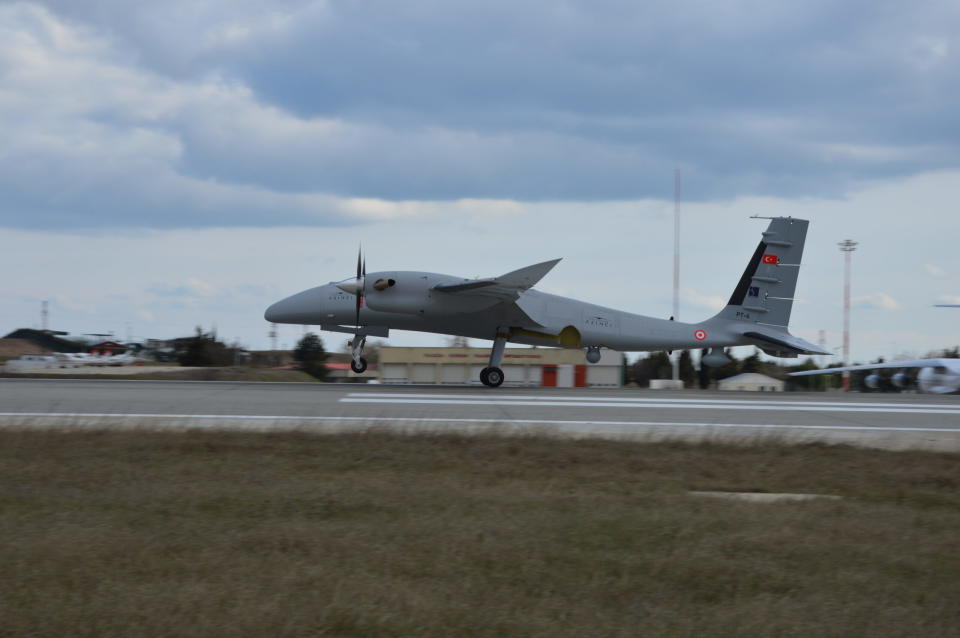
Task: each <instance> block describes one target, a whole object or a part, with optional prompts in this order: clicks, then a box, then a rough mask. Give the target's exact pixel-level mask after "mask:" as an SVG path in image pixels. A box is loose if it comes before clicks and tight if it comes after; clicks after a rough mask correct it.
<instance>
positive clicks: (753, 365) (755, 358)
mask: <svg viewBox="0 0 960 638" xmlns="http://www.w3.org/2000/svg"><path fill="white" fill-rule="evenodd" d="M740 372H741V373H743V372H760V373H762V372H763V363H762V362H761V361H760V355H759V354H757V353H756V352H754V353H753V354H752V355H750V356H749V357H747V358H746V359H744V360H743V361H741V362H740Z"/></svg>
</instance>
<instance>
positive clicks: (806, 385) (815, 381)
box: [786, 357, 833, 390]
mask: <svg viewBox="0 0 960 638" xmlns="http://www.w3.org/2000/svg"><path fill="white" fill-rule="evenodd" d="M819 369H820V368H819V366H817V364H816V363H814V361H813V358H812V357H808V358H807V360H806V361H804V362H803V363H800V364H798V365H795V366H790V367H788V368H787V369H786V371H787V372H788V373H789V372H805V371H807V370H819ZM832 376H833V375H831V374H815V375H810V376H808V377H787V384H788V385H789V387H790V388H796V389H800V390H826V389H827V388H828V387H830V382H831V378H830V377H832Z"/></svg>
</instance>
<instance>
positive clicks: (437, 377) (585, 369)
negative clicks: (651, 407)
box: [380, 346, 623, 388]
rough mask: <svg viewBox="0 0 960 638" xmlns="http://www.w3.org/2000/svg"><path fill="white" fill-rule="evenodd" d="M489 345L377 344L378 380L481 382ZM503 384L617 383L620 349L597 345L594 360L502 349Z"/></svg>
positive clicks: (551, 351) (578, 353)
mask: <svg viewBox="0 0 960 638" xmlns="http://www.w3.org/2000/svg"><path fill="white" fill-rule="evenodd" d="M489 358H490V349H489V348H394V347H389V346H384V347H382V348H381V349H380V380H381V381H382V382H383V383H436V384H445V385H481V384H480V370H482V369H483V368H485V367H486V365H487V362H488V360H489ZM500 367H501V368H502V369H503V373H504V376H505V377H506V378H505V380H504V382H503V384H504V385H505V386H514V387H517V386H548V387H549V386H553V387H560V388H573V387H577V388H581V387H591V388H593V387H599V388H616V387H620V386H621V385H622V384H623V354H621V353H619V352H616V351H614V350H601V357H600V361H599V362H598V363H593V364H590V363H587V361H586V359H585V358H584V351H583V350H567V349H561V348H507V349H506V351H505V352H504V355H503V365H501V366H500Z"/></svg>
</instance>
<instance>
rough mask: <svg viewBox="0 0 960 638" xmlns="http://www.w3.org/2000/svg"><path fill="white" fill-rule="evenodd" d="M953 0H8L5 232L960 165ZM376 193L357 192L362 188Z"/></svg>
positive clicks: (761, 190)
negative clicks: (658, 0)
mask: <svg viewBox="0 0 960 638" xmlns="http://www.w3.org/2000/svg"><path fill="white" fill-rule="evenodd" d="M958 34H960V5H957V3H955V2H946V1H944V2H937V1H927V2H918V3H912V4H911V5H910V6H909V7H907V6H905V5H903V4H902V3H900V2H875V1H869V2H867V1H863V2H846V3H835V2H808V3H772V2H765V1H754V2H746V1H743V2H724V3H705V2H704V3H700V2H674V3H668V4H663V5H662V6H661V5H658V4H651V3H635V2H586V1H582V2H564V3H553V2H533V1H531V2H524V3H519V4H518V3H513V2H489V1H484V2H457V3H444V2H424V1H416V0H411V1H410V2H402V3H398V2H387V1H384V2H362V3H359V2H320V1H306V0H286V1H282V2H278V1H276V0H270V1H269V2H267V1H261V2H257V1H253V0H246V1H237V0H230V1H228V0H222V1H209V2H203V3H197V2H193V1H189V0H182V1H181V0H174V1H170V2H163V3H130V2H128V1H126V0H87V1H85V2H75V1H73V0H47V1H45V2H40V1H37V2H7V3H3V4H0V121H3V122H4V128H5V130H4V138H5V142H4V144H3V146H2V147H0V224H3V225H5V226H8V227H21V228H34V229H42V228H56V229H77V230H79V229H85V228H96V227H117V226H127V227H152V228H178V227H203V226H226V225H237V226H260V227H263V226H274V225H331V224H332V225H339V224H344V223H355V222H363V221H366V220H368V219H370V218H371V217H374V218H380V216H381V215H382V214H383V211H384V210H389V211H391V212H390V214H391V215H392V214H397V215H400V214H401V213H400V212H399V211H400V210H401V209H402V208H403V207H396V206H391V205H390V203H397V202H404V203H406V210H408V211H409V210H410V209H411V208H416V206H417V205H418V204H420V203H427V202H436V201H455V200H461V199H496V200H514V201H597V200H628V199H644V198H654V199H657V198H669V196H670V194H671V187H672V182H671V174H672V171H673V169H674V168H675V167H680V168H682V169H683V170H684V174H685V184H686V186H685V197H686V198H687V199H692V200H700V201H711V200H725V199H731V198H734V197H738V196H751V195H770V196H778V197H784V198H795V197H840V196H843V195H844V194H846V193H849V192H850V191H851V189H854V188H856V187H857V186H858V184H860V183H861V182H863V181H864V180H872V179H879V178H885V177H904V176H910V175H915V174H920V173H923V172H927V171H934V170H942V169H950V168H956V167H958V165H960V148H958V138H957V135H956V131H957V130H960V115H958V113H960V99H958V92H960V56H958ZM358 200H362V201H358Z"/></svg>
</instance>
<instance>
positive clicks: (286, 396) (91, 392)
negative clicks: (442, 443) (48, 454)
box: [0, 379, 960, 451]
mask: <svg viewBox="0 0 960 638" xmlns="http://www.w3.org/2000/svg"><path fill="white" fill-rule="evenodd" d="M0 426H7V427H10V426H18V427H64V426H67V427H175V428H190V427H206V428H248V429H249V428H253V429H260V430H270V429H308V430H317V431H343V430H357V429H368V428H371V427H375V428H395V429H400V430H404V431H418V430H429V431H467V432H478V431H479V432H485V431H494V432H502V433H523V432H532V433H542V434H551V435H568V436H600V437H606V438H610V437H618V438H636V439H652V440H657V439H664V438H670V439H681V438H682V439H691V438H692V439H705V438H706V439H724V440H728V439H736V440H745V439H746V440H754V439H765V438H774V439H780V440H787V441H793V442H807V441H823V442H830V443H848V444H856V445H864V446H869V447H880V448H888V449H932V450H941V451H958V450H960V397H958V396H931V395H918V394H858V393H850V394H847V395H842V394H836V393H830V394H826V393H781V394H773V393H744V392H736V393H733V392H701V391H692V390H687V391H682V392H679V391H657V390H643V389H633V388H623V389H606V390H599V389H560V388H498V389H491V388H480V387H465V386H434V385H430V386H412V385H394V386H389V385H360V384H319V383H316V384H314V383H242V382H241V383H237V382H204V381H138V380H99V379H57V380H53V379H0Z"/></svg>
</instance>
